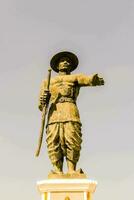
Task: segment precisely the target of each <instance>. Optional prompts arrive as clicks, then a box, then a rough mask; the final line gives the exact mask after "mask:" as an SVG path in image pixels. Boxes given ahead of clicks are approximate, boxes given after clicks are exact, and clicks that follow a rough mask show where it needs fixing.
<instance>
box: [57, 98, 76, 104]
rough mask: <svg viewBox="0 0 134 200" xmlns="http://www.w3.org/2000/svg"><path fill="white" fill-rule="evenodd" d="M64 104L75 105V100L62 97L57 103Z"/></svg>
mask: <svg viewBox="0 0 134 200" xmlns="http://www.w3.org/2000/svg"><path fill="white" fill-rule="evenodd" d="M63 102H71V103H75V100H74V99H73V98H71V97H60V98H59V99H58V101H57V103H63Z"/></svg>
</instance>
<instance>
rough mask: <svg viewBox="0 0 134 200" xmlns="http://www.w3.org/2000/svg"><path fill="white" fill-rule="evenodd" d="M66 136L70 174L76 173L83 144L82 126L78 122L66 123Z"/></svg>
mask: <svg viewBox="0 0 134 200" xmlns="http://www.w3.org/2000/svg"><path fill="white" fill-rule="evenodd" d="M64 135H65V144H66V160H67V167H68V173H75V172H76V165H77V162H78V160H79V157H80V150H81V142H82V138H81V136H82V134H81V124H79V123H77V122H66V123H65V125H64Z"/></svg>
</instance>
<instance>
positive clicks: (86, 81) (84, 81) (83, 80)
mask: <svg viewBox="0 0 134 200" xmlns="http://www.w3.org/2000/svg"><path fill="white" fill-rule="evenodd" d="M92 78H93V75H90V76H87V75H84V74H78V75H77V82H78V85H79V86H80V87H82V86H92Z"/></svg>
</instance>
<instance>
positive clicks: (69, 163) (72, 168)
mask: <svg viewBox="0 0 134 200" xmlns="http://www.w3.org/2000/svg"><path fill="white" fill-rule="evenodd" d="M67 168H68V173H69V174H73V173H75V171H76V163H73V162H72V161H71V160H68V159H67Z"/></svg>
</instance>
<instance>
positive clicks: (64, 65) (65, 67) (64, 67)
mask: <svg viewBox="0 0 134 200" xmlns="http://www.w3.org/2000/svg"><path fill="white" fill-rule="evenodd" d="M70 67H71V62H70V60H69V59H67V58H62V59H61V60H60V62H59V67H58V68H59V71H70Z"/></svg>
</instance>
